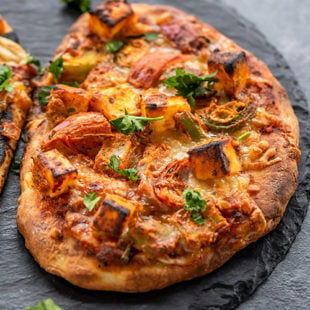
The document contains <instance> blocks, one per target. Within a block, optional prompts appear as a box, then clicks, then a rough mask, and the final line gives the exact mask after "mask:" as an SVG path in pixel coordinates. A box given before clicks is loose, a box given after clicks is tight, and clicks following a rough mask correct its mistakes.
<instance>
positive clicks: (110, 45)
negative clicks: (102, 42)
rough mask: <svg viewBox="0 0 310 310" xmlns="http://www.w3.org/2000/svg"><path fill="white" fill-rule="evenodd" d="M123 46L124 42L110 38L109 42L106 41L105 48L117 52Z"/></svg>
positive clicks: (110, 51)
mask: <svg viewBox="0 0 310 310" xmlns="http://www.w3.org/2000/svg"><path fill="white" fill-rule="evenodd" d="M123 46H124V43H123V42H121V41H117V40H111V41H109V42H107V44H106V46H105V50H106V51H107V52H108V53H116V52H118V51H119V50H120V49H121V48H122V47H123Z"/></svg>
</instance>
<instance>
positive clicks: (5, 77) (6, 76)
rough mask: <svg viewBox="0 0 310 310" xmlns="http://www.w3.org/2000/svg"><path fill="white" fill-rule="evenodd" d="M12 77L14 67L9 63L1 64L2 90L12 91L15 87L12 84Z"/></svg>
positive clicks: (0, 87) (0, 80) (0, 79)
mask: <svg viewBox="0 0 310 310" xmlns="http://www.w3.org/2000/svg"><path fill="white" fill-rule="evenodd" d="M11 77H12V69H11V68H10V67H9V66H7V65H0V92H1V91H4V90H5V91H7V92H11V91H12V90H13V89H14V86H13V85H10V78H11Z"/></svg>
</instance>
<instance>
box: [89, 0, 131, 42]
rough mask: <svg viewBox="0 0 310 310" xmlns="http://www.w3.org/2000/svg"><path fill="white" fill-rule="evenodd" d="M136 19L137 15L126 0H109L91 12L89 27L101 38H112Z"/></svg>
mask: <svg viewBox="0 0 310 310" xmlns="http://www.w3.org/2000/svg"><path fill="white" fill-rule="evenodd" d="M135 21H136V16H135V15H134V13H133V11H132V8H131V6H130V4H128V3H126V1H125V0H117V1H115V0H107V1H104V2H103V3H101V4H100V5H99V6H98V7H97V8H96V10H95V11H94V12H93V13H91V14H90V18H89V29H90V30H91V32H93V33H95V34H96V35H98V36H99V37H100V38H105V39H112V38H113V37H114V36H115V35H117V34H118V32H120V31H121V30H122V28H126V27H128V26H129V25H130V24H133V23H135Z"/></svg>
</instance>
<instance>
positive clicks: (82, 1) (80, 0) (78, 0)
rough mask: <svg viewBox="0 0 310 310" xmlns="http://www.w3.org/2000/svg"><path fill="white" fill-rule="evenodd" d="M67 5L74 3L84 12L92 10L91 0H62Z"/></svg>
mask: <svg viewBox="0 0 310 310" xmlns="http://www.w3.org/2000/svg"><path fill="white" fill-rule="evenodd" d="M60 1H61V2H63V3H65V4H67V5H74V6H76V7H78V8H79V10H80V11H81V12H83V13H85V12H87V11H89V10H90V0H60Z"/></svg>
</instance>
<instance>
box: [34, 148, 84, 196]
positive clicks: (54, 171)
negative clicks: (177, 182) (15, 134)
mask: <svg viewBox="0 0 310 310" xmlns="http://www.w3.org/2000/svg"><path fill="white" fill-rule="evenodd" d="M34 169H35V170H34V175H35V176H36V175H39V177H40V178H41V181H42V178H43V179H44V180H45V181H47V188H45V190H46V191H47V194H48V195H49V196H50V197H56V196H59V195H61V194H63V193H65V192H67V191H68V190H69V188H70V186H73V185H74V184H75V181H76V178H77V174H78V172H77V169H76V168H75V167H74V166H73V165H72V164H71V163H70V161H69V160H68V159H67V158H66V157H65V156H64V155H62V154H61V153H60V152H59V151H58V150H56V149H53V150H50V151H48V152H44V153H40V154H39V155H38V156H36V157H35V159H34ZM43 183H44V182H43ZM41 188H42V187H41Z"/></svg>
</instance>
